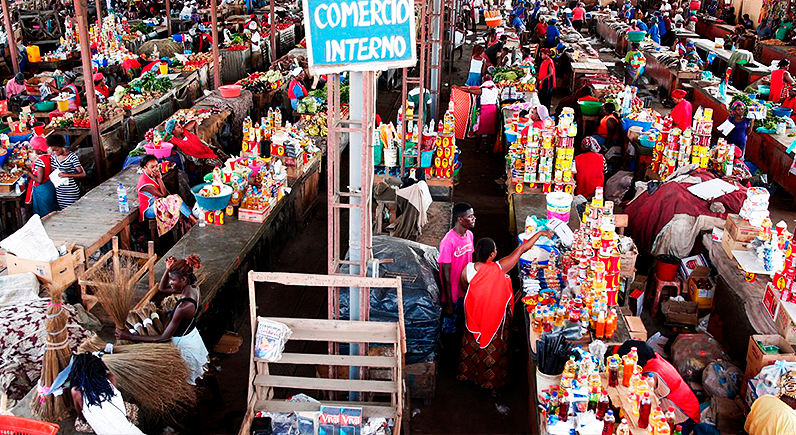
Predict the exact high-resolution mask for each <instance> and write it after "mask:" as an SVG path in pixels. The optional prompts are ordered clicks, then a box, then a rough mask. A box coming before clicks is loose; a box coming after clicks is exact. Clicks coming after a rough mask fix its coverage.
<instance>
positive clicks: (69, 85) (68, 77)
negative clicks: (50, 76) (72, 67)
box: [61, 71, 81, 111]
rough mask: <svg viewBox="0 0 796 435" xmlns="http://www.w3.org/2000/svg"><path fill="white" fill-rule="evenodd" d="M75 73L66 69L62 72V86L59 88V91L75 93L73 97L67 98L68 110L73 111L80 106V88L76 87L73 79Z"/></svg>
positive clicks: (75, 76)
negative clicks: (64, 72) (65, 71)
mask: <svg viewBox="0 0 796 435" xmlns="http://www.w3.org/2000/svg"><path fill="white" fill-rule="evenodd" d="M76 78H77V75H76V74H75V73H73V72H71V71H68V72H67V73H66V74H64V83H65V84H64V86H63V87H62V88H61V91H63V92H68V93H72V94H74V95H75V98H72V99H71V100H69V110H70V111H74V110H77V109H79V108H80V104H81V102H80V90H78V89H77V85H75V79H76Z"/></svg>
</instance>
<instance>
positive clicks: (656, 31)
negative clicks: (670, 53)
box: [649, 17, 661, 44]
mask: <svg viewBox="0 0 796 435" xmlns="http://www.w3.org/2000/svg"><path fill="white" fill-rule="evenodd" d="M649 35H650V39H651V40H652V42H654V43H656V44H660V43H661V28H660V27H659V26H658V17H652V18H651V19H650V30H649Z"/></svg>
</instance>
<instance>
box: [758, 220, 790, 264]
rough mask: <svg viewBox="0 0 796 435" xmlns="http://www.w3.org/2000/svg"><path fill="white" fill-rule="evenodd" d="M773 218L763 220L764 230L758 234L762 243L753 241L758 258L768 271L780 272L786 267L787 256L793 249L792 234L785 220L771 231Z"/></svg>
mask: <svg viewBox="0 0 796 435" xmlns="http://www.w3.org/2000/svg"><path fill="white" fill-rule="evenodd" d="M771 226H772V225H771V219H769V218H766V220H764V221H763V225H762V226H761V227H762V229H763V230H762V232H761V233H760V235H759V236H758V238H759V239H760V241H761V242H762V243H759V244H758V243H753V244H752V246H755V254H756V255H757V259H758V260H759V261H760V262H761V263H762V264H763V267H765V269H766V271H768V272H778V271H781V270H783V269H784V268H785V258H786V255H787V252H788V251H790V250H791V249H790V248H791V244H790V243H791V239H792V234H790V233H789V232H788V225H787V224H786V223H785V221H779V223H777V226H776V227H774V228H775V230H774V231H771Z"/></svg>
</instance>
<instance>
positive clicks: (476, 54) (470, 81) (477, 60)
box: [465, 44, 489, 86]
mask: <svg viewBox="0 0 796 435" xmlns="http://www.w3.org/2000/svg"><path fill="white" fill-rule="evenodd" d="M488 66H489V59H488V58H487V57H486V56H485V55H484V46H483V45H481V44H476V45H474V46H473V54H472V56H471V57H470V73H469V74H468V75H467V83H465V85H466V86H481V76H482V75H483V74H484V73H485V72H486V69H487V67H488Z"/></svg>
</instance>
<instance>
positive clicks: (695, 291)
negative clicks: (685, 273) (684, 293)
mask: <svg viewBox="0 0 796 435" xmlns="http://www.w3.org/2000/svg"><path fill="white" fill-rule="evenodd" d="M689 275H690V276H689V277H688V282H687V284H686V285H687V286H688V294H689V296H690V298H691V300H692V301H694V302H696V303H698V304H699V308H700V309H705V308H712V307H713V295H714V294H715V293H716V283H715V282H714V281H713V280H712V279H711V278H710V269H708V268H707V267H702V266H696V268H694V269H693V271H692V272H691V273H690V274H689ZM704 280H708V281H709V282H710V287H709V288H708V287H705V286H703V288H699V286H697V282H698V281H704Z"/></svg>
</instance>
